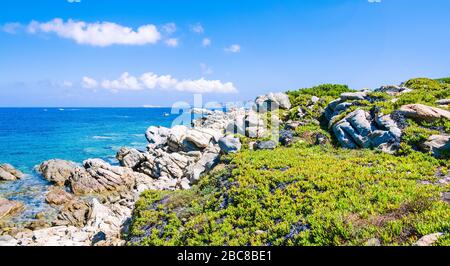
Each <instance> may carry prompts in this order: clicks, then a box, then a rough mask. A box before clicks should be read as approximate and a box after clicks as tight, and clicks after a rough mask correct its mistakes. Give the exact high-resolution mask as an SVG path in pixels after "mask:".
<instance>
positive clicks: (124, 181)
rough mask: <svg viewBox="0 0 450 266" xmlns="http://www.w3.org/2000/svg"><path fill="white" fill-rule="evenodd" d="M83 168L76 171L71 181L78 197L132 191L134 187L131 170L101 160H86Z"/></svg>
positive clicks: (73, 190)
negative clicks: (125, 190)
mask: <svg viewBox="0 0 450 266" xmlns="http://www.w3.org/2000/svg"><path fill="white" fill-rule="evenodd" d="M83 166H84V169H79V171H76V172H75V173H74V174H73V176H72V178H71V181H70V186H71V188H72V192H73V193H75V194H77V195H85V194H92V193H103V192H107V191H117V190H122V189H130V188H132V187H133V186H134V174H133V171H132V170H131V169H128V168H125V167H118V166H112V165H110V164H108V163H106V162H105V161H103V160H101V159H89V160H86V161H84V162H83Z"/></svg>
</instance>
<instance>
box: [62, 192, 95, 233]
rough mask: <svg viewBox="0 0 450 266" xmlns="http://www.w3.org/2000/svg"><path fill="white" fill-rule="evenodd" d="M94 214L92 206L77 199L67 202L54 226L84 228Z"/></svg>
mask: <svg viewBox="0 0 450 266" xmlns="http://www.w3.org/2000/svg"><path fill="white" fill-rule="evenodd" d="M91 212H92V205H91V204H90V203H89V202H87V201H85V200H82V199H79V198H75V199H73V200H71V201H68V202H66V203H65V204H64V205H63V206H62V208H61V210H60V211H59V213H58V215H57V218H56V220H55V221H53V224H54V225H57V226H61V225H72V226H76V227H83V226H85V225H86V223H87V221H88V219H89V217H90V215H91Z"/></svg>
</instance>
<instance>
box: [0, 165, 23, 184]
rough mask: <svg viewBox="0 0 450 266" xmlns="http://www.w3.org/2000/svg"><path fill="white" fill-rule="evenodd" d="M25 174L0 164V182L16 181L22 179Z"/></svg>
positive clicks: (10, 166)
mask: <svg viewBox="0 0 450 266" xmlns="http://www.w3.org/2000/svg"><path fill="white" fill-rule="evenodd" d="M23 176H24V175H23V173H22V172H20V171H19V170H17V169H15V168H14V167H13V166H12V165H10V164H0V181H14V180H17V179H21V178H22V177H23Z"/></svg>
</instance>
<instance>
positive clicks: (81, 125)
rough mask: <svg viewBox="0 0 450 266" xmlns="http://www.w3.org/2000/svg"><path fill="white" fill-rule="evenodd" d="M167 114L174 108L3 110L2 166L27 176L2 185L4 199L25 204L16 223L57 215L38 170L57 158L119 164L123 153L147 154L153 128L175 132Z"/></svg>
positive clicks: (0, 115)
mask: <svg viewBox="0 0 450 266" xmlns="http://www.w3.org/2000/svg"><path fill="white" fill-rule="evenodd" d="M165 113H170V108H64V109H60V108H0V163H10V164H12V165H13V166H14V167H16V168H17V169H19V170H21V171H22V172H24V173H25V174H26V177H25V178H23V179H22V180H18V181H13V182H0V197H3V198H7V199H10V200H18V201H21V202H23V203H25V211H24V212H22V213H21V215H19V216H18V217H15V218H14V219H13V221H16V222H19V221H22V220H29V219H32V218H33V217H34V216H35V215H36V213H39V212H44V213H46V214H48V215H51V214H52V213H53V212H55V210H54V209H53V208H52V207H50V206H49V205H47V204H45V202H44V198H45V192H46V190H47V187H48V186H49V185H50V184H49V183H48V182H47V181H46V180H44V179H43V178H42V177H41V176H40V175H39V174H37V173H36V172H35V171H34V168H35V166H36V165H38V164H40V163H42V162H43V161H46V160H49V159H55V158H58V159H64V160H71V161H75V162H78V163H81V162H82V161H83V160H86V159H88V158H101V159H104V160H105V161H107V162H109V163H111V164H117V161H116V160H115V154H116V152H117V150H118V149H120V147H123V146H127V147H134V148H137V149H141V150H143V149H145V146H146V145H147V141H146V139H145V134H144V133H145V130H146V129H147V128H148V127H149V126H152V125H153V126H165V127H170V126H171V124H172V121H173V120H174V119H175V118H176V117H177V115H170V116H165V115H164V114H165Z"/></svg>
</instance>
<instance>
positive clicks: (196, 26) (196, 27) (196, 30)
mask: <svg viewBox="0 0 450 266" xmlns="http://www.w3.org/2000/svg"><path fill="white" fill-rule="evenodd" d="M191 31H192V32H194V33H198V34H200V33H203V32H205V29H204V28H203V26H202V24H200V23H196V24H194V25H191Z"/></svg>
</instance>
